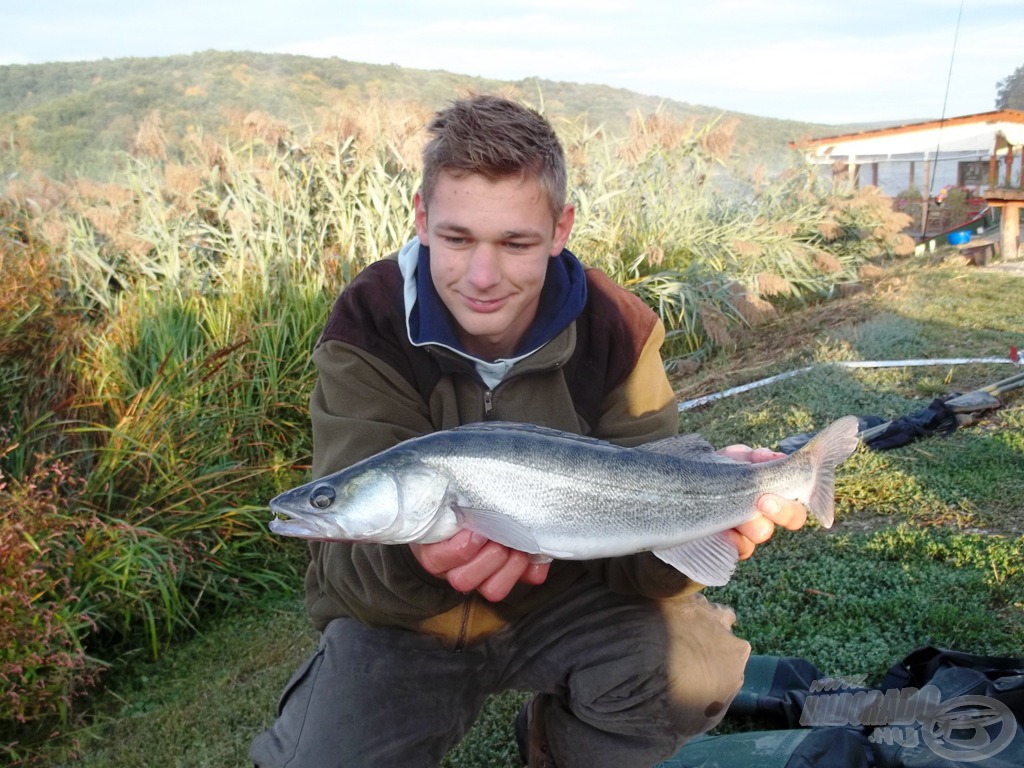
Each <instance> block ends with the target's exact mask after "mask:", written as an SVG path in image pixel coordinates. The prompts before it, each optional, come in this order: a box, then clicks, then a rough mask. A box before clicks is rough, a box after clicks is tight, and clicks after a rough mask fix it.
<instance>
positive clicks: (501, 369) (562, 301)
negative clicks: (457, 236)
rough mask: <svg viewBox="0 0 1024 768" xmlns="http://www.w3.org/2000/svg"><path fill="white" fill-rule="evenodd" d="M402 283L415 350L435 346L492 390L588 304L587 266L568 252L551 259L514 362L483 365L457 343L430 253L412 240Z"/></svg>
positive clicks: (403, 258) (403, 256)
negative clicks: (468, 364) (461, 360)
mask: <svg viewBox="0 0 1024 768" xmlns="http://www.w3.org/2000/svg"><path fill="white" fill-rule="evenodd" d="M398 264H399V268H400V269H401V272H402V278H403V281H404V300H405V317H406V329H407V332H408V334H409V341H410V342H411V343H412V344H414V345H415V346H420V347H422V346H427V345H437V346H441V347H444V348H446V349H449V350H451V351H453V352H455V353H456V354H459V355H461V356H462V357H465V358H467V359H468V360H471V361H472V362H473V364H474V365H475V366H476V369H477V372H478V373H479V374H480V376H481V378H483V379H484V381H485V382H486V383H487V384H488V386H491V387H493V386H494V385H496V384H497V382H499V381H501V379H502V378H504V376H505V374H507V373H508V371H509V370H510V369H511V368H512V365H514V364H515V363H516V362H517V361H519V360H522V359H523V358H524V357H528V356H529V355H531V354H533V353H534V352H536V351H537V350H538V349H540V348H541V347H543V346H544V345H545V344H547V343H548V342H549V341H551V339H553V338H555V337H556V336H557V335H558V334H559V333H561V332H562V331H563V330H565V328H566V327H568V326H569V325H570V324H571V323H572V322H573V321H574V320H575V319H576V318H577V317H579V315H580V313H581V312H582V311H583V308H584V306H585V305H586V303H587V281H586V275H585V273H584V269H583V265H582V264H580V262H579V259H577V258H576V257H575V256H574V255H573V254H572V253H571V252H570V251H569V250H568V249H563V250H562V252H561V253H560V254H559V255H558V256H556V257H554V258H551V259H548V268H547V274H546V276H545V278H544V287H543V288H542V289H541V295H540V303H539V305H538V308H537V317H535V318H534V320H533V323H532V324H531V325H530V327H529V328H528V329H527V331H526V334H525V335H524V336H523V339H522V341H521V342H520V344H519V348H518V349H517V350H516V353H515V355H514V356H513V357H510V358H502V359H499V360H495V361H488V360H481V359H480V358H477V357H474V356H473V355H471V354H469V353H468V352H466V350H465V349H464V348H463V346H462V344H461V342H460V341H459V337H458V333H457V332H456V327H455V321H454V320H453V319H452V316H451V313H450V312H449V311H448V309H447V307H445V305H444V302H442V301H441V297H440V296H438V295H437V291H436V290H435V289H434V283H433V281H432V280H431V277H430V249H429V248H428V247H426V246H425V245H423V244H421V243H420V241H419V239H418V238H415V237H414V238H413V239H412V240H410V241H409V242H408V243H406V245H405V246H404V247H403V248H402V250H401V251H400V252H399V254H398Z"/></svg>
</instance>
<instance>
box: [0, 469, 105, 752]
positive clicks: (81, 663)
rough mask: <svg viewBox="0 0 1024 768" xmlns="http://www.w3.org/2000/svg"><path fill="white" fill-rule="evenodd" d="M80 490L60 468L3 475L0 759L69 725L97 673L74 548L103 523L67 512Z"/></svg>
mask: <svg viewBox="0 0 1024 768" xmlns="http://www.w3.org/2000/svg"><path fill="white" fill-rule="evenodd" d="M78 486H80V481H78V480H77V479H75V478H73V477H71V476H70V475H69V474H68V471H67V468H66V467H64V466H63V465H61V464H60V463H49V464H46V465H44V466H42V467H41V468H40V469H39V470H37V471H36V472H35V473H34V475H33V476H32V477H30V478H28V479H27V480H25V481H23V482H20V483H18V482H15V481H13V480H11V479H9V478H6V477H4V476H3V475H2V474H0V755H3V754H4V753H5V752H6V753H7V754H8V756H13V755H16V754H17V743H18V742H19V741H23V740H24V739H25V738H28V740H32V737H33V736H35V737H38V736H39V735H40V734H39V731H40V730H42V729H51V728H55V727H59V726H61V725H64V726H66V725H68V724H69V722H71V721H73V720H74V717H73V707H72V705H73V703H74V701H75V699H76V698H77V697H78V696H79V695H81V694H82V693H84V692H85V691H86V690H87V689H88V688H89V687H90V686H91V685H93V683H94V682H95V680H96V677H97V675H98V674H99V671H100V666H99V665H98V664H97V663H95V662H92V661H90V659H89V658H88V656H87V655H86V653H85V650H84V648H83V647H82V643H81V641H80V640H81V637H82V636H83V635H84V634H85V633H86V632H88V631H89V629H90V628H91V627H92V621H91V620H90V618H89V616H88V615H86V613H85V612H84V611H82V610H81V608H80V606H79V597H78V596H77V595H76V594H75V593H74V589H73V587H72V583H73V582H72V578H71V575H72V572H73V569H74V558H75V552H76V549H77V548H78V546H79V545H80V544H81V542H82V541H83V540H84V538H85V537H86V536H88V535H89V532H90V530H93V529H95V528H96V527H99V526H101V525H102V523H101V522H100V521H99V520H97V519H96V518H95V517H93V516H92V515H88V514H83V515H76V514H73V513H72V512H71V510H70V505H71V500H72V499H73V498H74V493H75V490H76V488H77V487H78Z"/></svg>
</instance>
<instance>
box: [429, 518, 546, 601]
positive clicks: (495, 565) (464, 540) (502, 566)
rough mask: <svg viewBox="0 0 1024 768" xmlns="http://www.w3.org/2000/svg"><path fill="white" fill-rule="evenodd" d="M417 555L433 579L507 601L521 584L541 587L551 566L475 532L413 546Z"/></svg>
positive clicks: (461, 533)
mask: <svg viewBox="0 0 1024 768" xmlns="http://www.w3.org/2000/svg"><path fill="white" fill-rule="evenodd" d="M409 548H410V549H411V550H412V554H413V556H414V557H415V558H416V559H417V560H418V561H419V563H420V565H422V566H423V568H424V570H426V572H427V573H429V574H431V575H432V576H437V577H438V578H441V579H447V580H448V583H449V584H451V585H452V587H453V588H455V589H457V590H458V591H459V592H472V591H473V590H474V589H475V590H476V591H477V592H479V593H480V594H481V595H483V596H484V597H485V598H486V599H487V600H490V601H492V602H496V601H498V600H503V599H504V598H505V597H507V596H508V593H509V592H511V591H512V588H513V587H514V586H515V585H516V584H518V583H519V582H520V581H522V582H525V583H527V584H541V583H543V582H544V579H546V578H547V576H548V569H549V568H550V566H551V563H531V562H530V556H529V555H527V554H526V553H525V552H520V551H519V550H516V549H509V548H508V547H506V546H503V545H501V544H498V543H497V542H496V541H491V540H490V539H488V538H486V537H484V536H481V535H480V534H478V533H472V532H471V531H459V532H458V533H457V534H455V535H454V536H452V537H451V538H450V539H447V540H446V541H439V542H437V543H435V544H410V545H409Z"/></svg>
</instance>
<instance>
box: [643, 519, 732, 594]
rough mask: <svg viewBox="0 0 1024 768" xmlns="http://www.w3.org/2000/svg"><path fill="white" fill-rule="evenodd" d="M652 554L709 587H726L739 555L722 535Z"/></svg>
mask: <svg viewBox="0 0 1024 768" xmlns="http://www.w3.org/2000/svg"><path fill="white" fill-rule="evenodd" d="M654 554H655V555H657V556H658V557H659V558H661V559H662V560H664V561H665V562H666V563H668V564H669V565H671V566H672V567H673V568H675V569H676V570H677V571H680V572H681V573H684V574H686V575H687V576H689V577H690V578H691V579H693V580H694V581H696V582H698V583H700V584H704V585H705V586H708V587H721V586H724V585H725V584H728V583H729V579H730V578H731V577H732V574H733V571H735V570H736V562H737V561H738V560H739V552H737V551H736V547H735V545H734V544H733V543H732V539H730V538H729V537H728V536H727V535H726V534H725V533H724V532H723V533H716V534H714V535H712V536H705V537H704V538H702V539H694V540H693V541H687V542H685V543H683V544H680V545H678V546H676V547H672V548H671V549H657V550H654Z"/></svg>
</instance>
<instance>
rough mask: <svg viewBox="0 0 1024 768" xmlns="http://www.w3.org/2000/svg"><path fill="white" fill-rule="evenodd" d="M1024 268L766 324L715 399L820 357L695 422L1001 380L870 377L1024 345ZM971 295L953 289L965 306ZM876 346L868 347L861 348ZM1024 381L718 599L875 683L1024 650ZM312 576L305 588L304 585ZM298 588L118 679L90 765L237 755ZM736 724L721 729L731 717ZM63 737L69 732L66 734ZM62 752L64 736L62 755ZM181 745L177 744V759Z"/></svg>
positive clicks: (457, 758)
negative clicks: (927, 664)
mask: <svg viewBox="0 0 1024 768" xmlns="http://www.w3.org/2000/svg"><path fill="white" fill-rule="evenodd" d="M1021 283H1022V280H1021V278H1019V277H1013V276H1007V275H1002V274H994V273H987V272H982V271H978V270H973V269H966V268H946V267H921V266H915V267H914V268H912V269H908V270H905V271H901V272H897V273H894V274H892V275H890V276H889V277H886V278H884V279H883V280H882V281H881V282H880V283H878V284H877V285H876V286H875V287H874V288H873V289H872V290H870V291H868V292H865V293H861V294H858V295H856V296H854V297H851V298H849V299H845V300H841V301H837V302H833V303H831V304H829V305H822V306H811V307H807V308H806V309H804V310H801V311H798V312H795V313H793V314H792V315H789V316H787V317H786V318H785V319H782V320H778V321H775V322H774V323H773V324H771V325H768V326H762V327H758V328H756V329H754V330H751V331H750V332H749V333H748V334H747V335H746V336H745V337H744V338H743V339H742V341H741V342H740V344H739V345H738V346H737V347H736V348H735V349H733V350H732V352H731V354H729V355H726V354H719V355H717V356H715V357H714V358H713V359H712V360H711V361H710V362H709V363H707V364H706V365H705V366H704V368H702V369H701V370H700V371H699V372H698V373H697V374H696V375H695V376H694V379H695V381H696V382H697V384H696V386H697V387H698V388H700V387H703V388H702V389H700V392H699V393H707V392H711V391H715V390H717V389H724V388H725V387H726V386H731V385H733V384H736V383H740V382H742V381H749V380H754V379H757V378H760V377H761V376H763V375H768V373H774V372H779V371H781V370H788V369H792V368H795V367H799V366H801V365H807V364H812V363H817V365H815V367H814V368H813V370H811V371H808V372H807V373H804V374H801V375H800V376H797V377H794V378H791V379H788V380H786V381H784V382H779V383H778V384H776V385H773V386H770V387H765V388H762V389H757V390H753V391H751V392H748V393H745V394H743V395H737V396H734V397H731V398H726V399H723V400H720V401H718V402H716V403H714V404H712V405H709V406H705V407H703V408H700V409H695V410H692V411H687V412H685V413H684V414H682V416H681V429H682V430H683V431H697V432H701V433H702V434H704V435H705V436H706V437H708V439H709V440H711V442H713V443H715V444H719V445H722V444H727V443H732V442H746V443H748V444H751V445H758V444H761V445H772V444H773V443H774V442H775V441H777V440H779V439H780V438H782V437H785V436H787V435H790V434H794V433H796V432H800V431H804V430H808V429H813V428H817V427H820V426H821V425H823V424H825V423H827V422H828V421H830V420H832V419H834V418H837V417H839V416H841V415H843V414H846V413H853V414H857V415H863V414H867V413H877V414H879V415H882V416H884V417H885V418H892V417H896V416H899V415H903V414H906V413H910V412H913V411H914V410H916V409H918V408H921V407H923V406H924V405H926V404H927V403H928V402H929V401H930V399H931V398H932V397H934V396H935V395H937V394H942V393H948V392H953V391H969V390H970V389H973V388H976V387H978V386H980V385H983V384H985V383H990V382H993V381H996V380H998V379H1000V378H1004V377H1005V376H1007V375H1009V373H1010V372H1011V371H1012V369H1010V368H1009V367H1008V366H974V365H972V366H962V367H955V368H943V369H934V368H898V369H891V370H878V371H864V370H849V369H840V368H836V367H832V366H829V365H828V363H829V362H830V361H834V360H840V359H851V358H860V357H861V356H862V355H866V354H867V353H869V352H870V354H871V356H873V357H882V358H904V357H959V356H971V357H974V356H990V355H1003V354H1005V353H1006V351H1007V349H1008V347H1009V345H1010V344H1011V343H1015V344H1017V345H1018V346H1021V342H1022V341H1024V338H1021V335H1020V334H1021V330H1020V328H1019V326H1017V325H1015V324H1014V322H1013V321H1012V319H1011V318H1013V317H1019V306H1018V298H1016V297H1019V293H1020V288H1021V287H1022V286H1021ZM954 299H955V300H954ZM859 345H863V346H859ZM1022 467H1024V390H1021V391H1018V392H1016V393H1013V394H1012V395H1010V396H1008V397H1007V398H1006V402H1005V404H1004V406H1003V407H1002V408H1000V409H998V410H996V411H994V412H992V413H990V414H988V415H987V416H986V417H985V418H984V419H983V420H982V421H981V422H980V423H979V424H977V425H975V426H972V427H968V428H965V429H962V430H960V431H958V432H956V433H954V434H953V435H951V436H949V437H946V438H929V439H926V440H922V441H919V442H917V443H914V444H911V445H909V446H906V447H904V448H901V449H898V450H895V451H891V452H884V453H881V452H879V453H875V452H870V451H868V450H866V449H864V448H861V449H859V450H858V452H857V453H856V454H855V455H854V456H853V457H852V458H851V459H850V460H849V461H848V462H847V463H846V464H844V465H843V467H842V468H841V470H840V472H839V478H838V483H837V490H836V496H837V503H838V507H837V522H836V525H835V526H834V528H833V529H831V530H829V531H825V530H822V529H820V528H819V527H818V526H817V525H814V524H811V525H809V526H808V527H807V528H806V529H804V530H802V531H799V532H795V533H794V532H787V531H780V532H778V533H777V534H776V536H775V537H774V538H773V539H772V540H771V541H770V542H769V543H767V544H766V545H764V546H762V547H760V548H759V549H758V551H757V552H756V553H755V555H754V557H753V558H752V559H751V560H749V561H747V562H745V563H743V564H741V566H740V567H739V569H738V571H737V574H736V576H735V577H734V578H733V580H732V581H731V582H730V583H729V584H728V585H727V586H726V587H723V588H719V589H714V590H708V596H709V597H710V598H711V599H712V600H716V601H719V602H723V603H726V604H729V605H732V606H733V607H734V608H735V609H736V612H737V616H738V622H737V626H736V632H737V634H739V635H741V636H743V637H745V638H747V639H748V640H749V641H750V642H751V644H752V646H753V649H754V652H755V653H759V654H772V655H783V656H800V657H804V658H806V659H807V660H809V661H811V662H812V663H814V664H815V665H817V666H818V667H819V668H820V669H821V670H822V671H823V672H825V673H826V674H829V675H835V676H838V675H866V676H867V677H868V679H869V680H870V681H876V682H877V681H878V680H879V679H880V678H881V676H882V675H883V673H884V672H885V670H886V669H888V667H889V666H890V665H892V664H893V663H895V662H896V661H898V660H899V659H900V658H902V657H903V656H904V655H905V654H906V653H907V652H909V651H910V650H912V649H913V648H915V647H918V646H922V645H927V644H934V645H938V646H944V647H951V648H956V649H958V650H962V651H966V652H971V653H980V654H1008V655H1020V653H1021V648H1022V647H1024V599H1022V597H1021V596H1022V595H1024V565H1022V562H1024V558H1022V557H1021V554H1022V548H1024V528H1022V520H1024V515H1022V513H1024V501H1022V499H1021V496H1020V489H1021V488H1022V487H1024V469H1022ZM296 588H298V585H296ZM315 642H316V637H315V633H314V632H313V631H312V630H311V629H310V628H309V627H308V625H307V623H306V621H305V619H304V618H303V615H302V612H301V608H300V607H299V605H298V600H297V597H296V595H294V594H288V595H280V596H279V599H277V600H272V601H266V602H260V603H256V604H252V605H244V606H238V607H236V608H235V609H234V610H233V611H232V612H231V613H230V614H229V615H228V616H227V617H226V618H224V619H222V620H219V621H215V620H211V621H207V622H206V623H205V624H203V625H202V626H201V627H200V633H199V635H198V637H196V638H195V639H193V640H191V641H189V642H187V643H184V644H181V645H178V646H175V647H173V648H172V649H171V650H170V651H169V652H168V653H167V655H166V656H164V657H163V658H161V659H160V660H159V661H157V662H148V661H142V660H141V659H140V661H139V662H138V663H137V664H133V665H131V667H130V670H131V672H130V674H129V673H125V674H122V675H120V676H117V677H113V678H111V679H110V680H108V690H107V693H106V694H105V695H104V696H103V697H101V699H100V700H99V704H98V711H99V713H100V714H99V715H98V716H97V718H96V719H95V722H94V724H92V725H91V726H89V727H88V728H86V729H83V730H80V731H78V732H77V733H75V734H74V737H75V739H76V740H77V742H78V744H79V745H80V749H79V751H80V753H81V760H80V762H79V763H77V764H78V765H81V766H83V768H99V767H100V766H102V767H103V768H122V767H124V768H127V766H144V765H181V766H185V765H188V766H210V767H211V768H213V767H218V768H219V767H220V766H225V767H226V766H238V765H243V764H245V759H244V755H245V751H246V749H247V746H248V743H249V741H250V740H251V738H252V737H253V736H254V735H255V734H256V733H258V732H259V731H260V730H262V729H263V728H265V727H266V726H267V725H269V723H270V722H271V721H272V718H273V714H274V704H275V702H276V699H277V696H278V695H279V693H280V691H281V689H282V688H283V686H284V683H285V681H286V680H287V678H288V677H289V675H290V674H291V672H292V671H293V670H294V669H295V667H296V666H297V665H298V664H299V662H300V661H301V660H302V659H303V658H304V657H305V655H306V654H307V653H308V652H309V651H310V650H311V649H312V648H313V647H314V645H315ZM522 699H523V694H521V693H517V692H513V693H509V694H507V695H504V696H498V697H494V698H493V699H492V700H491V702H490V703H489V705H488V707H487V708H486V710H485V711H484V712H483V713H482V714H481V717H480V719H479V720H478V722H477V724H476V725H475V726H474V729H473V730H472V731H471V733H470V734H469V736H468V737H467V738H466V739H465V740H464V742H463V743H462V744H461V745H460V746H459V748H458V749H457V750H456V751H454V752H453V753H452V754H451V755H449V756H448V758H447V760H446V766H447V768H472V767H476V766H488V767H489V768H490V767H498V768H504V767H506V766H507V767H509V768H511V767H512V766H517V765H518V762H517V759H516V757H515V748H514V743H513V732H512V720H513V717H514V714H515V711H516V709H517V707H518V704H519V703H520V702H521V701H522ZM730 727H733V726H730V725H729V724H728V722H727V723H726V724H724V725H723V729H726V730H727V729H728V728H730ZM63 749H66V745H65V746H64V747H63ZM65 756H66V753H62V752H61V751H59V750H57V749H56V748H55V751H54V753H53V758H52V761H51V763H50V764H51V765H54V766H56V765H60V764H62V763H63V760H64V759H65ZM179 756H180V757H179Z"/></svg>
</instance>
